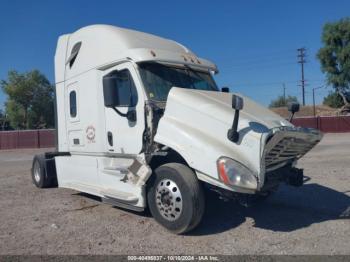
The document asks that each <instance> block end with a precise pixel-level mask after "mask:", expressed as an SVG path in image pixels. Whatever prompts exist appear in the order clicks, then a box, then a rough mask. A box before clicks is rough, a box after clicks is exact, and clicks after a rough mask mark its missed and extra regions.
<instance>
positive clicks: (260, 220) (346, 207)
mask: <svg viewBox="0 0 350 262" xmlns="http://www.w3.org/2000/svg"><path fill="white" fill-rule="evenodd" d="M247 217H251V218H252V219H253V220H254V227H257V228H262V229H267V230H272V231H279V232H290V231H294V230H297V229H300V228H303V227H308V226H309V225H311V224H314V223H319V222H323V221H327V220H335V219H349V218H350V197H349V196H347V195H346V194H345V193H342V192H338V191H335V190H333V189H331V188H328V187H325V186H321V185H318V184H311V183H310V184H305V185H304V186H303V187H300V188H293V187H287V186H283V187H281V189H280V190H279V191H277V192H276V193H275V194H273V195H272V196H270V197H269V198H268V199H266V200H265V201H264V202H260V203H257V204H256V205H253V206H251V207H249V208H245V207H242V206H241V205H239V204H238V203H236V202H224V201H221V200H220V199H218V198H214V197H211V198H210V199H206V211H205V214H204V217H203V220H202V223H201V224H200V226H199V227H198V228H197V229H195V230H194V231H192V232H190V235H210V234H216V233H220V232H224V231H226V230H229V229H231V228H234V227H237V226H239V225H240V224H242V223H244V222H245V221H246V218H247Z"/></svg>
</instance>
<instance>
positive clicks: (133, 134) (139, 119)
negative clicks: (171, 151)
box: [104, 62, 145, 154]
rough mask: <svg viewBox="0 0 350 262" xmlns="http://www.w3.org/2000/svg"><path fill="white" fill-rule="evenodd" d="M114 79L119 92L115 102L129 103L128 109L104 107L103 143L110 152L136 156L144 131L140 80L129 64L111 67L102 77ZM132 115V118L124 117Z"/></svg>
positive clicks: (125, 107)
mask: <svg viewBox="0 0 350 262" xmlns="http://www.w3.org/2000/svg"><path fill="white" fill-rule="evenodd" d="M111 75H113V76H116V79H117V80H116V85H118V88H119V89H120V90H122V93H121V94H120V97H119V99H120V100H122V101H128V102H129V101H130V103H125V104H128V105H129V106H118V107H116V108H107V107H105V116H106V144H107V150H108V151H109V152H111V153H121V154H139V153H140V152H141V150H142V145H143V132H144V129H145V115H144V92H143V89H142V85H141V81H140V79H139V77H138V75H137V73H136V70H135V68H134V66H133V64H132V63H131V62H127V63H123V64H121V65H118V66H116V67H114V68H113V69H112V70H111V71H109V72H108V73H106V74H105V75H104V76H111ZM128 112H129V113H130V112H131V113H134V114H135V115H134V116H135V119H134V120H130V118H129V119H128V118H127V117H125V115H126V114H127V113H128Z"/></svg>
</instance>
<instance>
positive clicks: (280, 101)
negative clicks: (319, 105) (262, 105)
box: [269, 96, 298, 107]
mask: <svg viewBox="0 0 350 262" xmlns="http://www.w3.org/2000/svg"><path fill="white" fill-rule="evenodd" d="M292 102H295V103H298V98H296V97H295V96H287V97H286V98H284V96H278V97H277V98H276V99H274V100H272V101H271V103H270V105H269V107H283V106H287V105H288V103H292Z"/></svg>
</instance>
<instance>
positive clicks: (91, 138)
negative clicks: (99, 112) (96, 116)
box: [86, 125, 96, 143]
mask: <svg viewBox="0 0 350 262" xmlns="http://www.w3.org/2000/svg"><path fill="white" fill-rule="evenodd" d="M95 131H96V130H95V127H94V126H93V125H90V126H88V127H87V128H86V138H87V140H88V143H95Z"/></svg>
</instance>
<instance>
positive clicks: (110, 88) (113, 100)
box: [103, 76, 119, 107]
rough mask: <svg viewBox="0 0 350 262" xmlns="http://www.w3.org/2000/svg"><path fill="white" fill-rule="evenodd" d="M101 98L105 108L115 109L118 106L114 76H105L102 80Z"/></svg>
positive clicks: (115, 78)
mask: <svg viewBox="0 0 350 262" xmlns="http://www.w3.org/2000/svg"><path fill="white" fill-rule="evenodd" d="M103 97H104V102H105V107H116V106H118V105H119V94H118V88H117V77H116V76H105V77H104V78H103Z"/></svg>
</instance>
